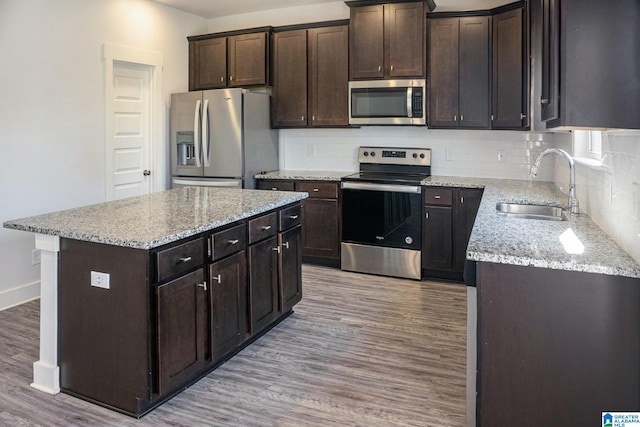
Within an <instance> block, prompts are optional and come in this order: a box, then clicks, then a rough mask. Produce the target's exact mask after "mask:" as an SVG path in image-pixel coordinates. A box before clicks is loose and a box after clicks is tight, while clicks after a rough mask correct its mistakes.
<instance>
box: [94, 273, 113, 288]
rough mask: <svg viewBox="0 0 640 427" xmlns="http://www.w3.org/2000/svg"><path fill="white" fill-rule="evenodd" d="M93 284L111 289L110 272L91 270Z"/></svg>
mask: <svg viewBox="0 0 640 427" xmlns="http://www.w3.org/2000/svg"><path fill="white" fill-rule="evenodd" d="M91 286H95V287H96V288H103V289H109V273H100V272H98V271H92V272H91Z"/></svg>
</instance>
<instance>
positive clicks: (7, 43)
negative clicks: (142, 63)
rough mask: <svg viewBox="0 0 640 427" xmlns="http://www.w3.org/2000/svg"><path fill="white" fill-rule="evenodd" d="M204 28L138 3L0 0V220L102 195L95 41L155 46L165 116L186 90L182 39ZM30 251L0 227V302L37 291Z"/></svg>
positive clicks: (159, 144)
mask: <svg viewBox="0 0 640 427" xmlns="http://www.w3.org/2000/svg"><path fill="white" fill-rule="evenodd" d="M205 32H207V20H205V19H203V18H199V17H196V16H193V15H190V14H186V13H183V12H179V11H177V10H175V9H172V8H168V7H166V6H162V5H160V4H157V3H153V2H150V1H147V0H90V1H87V0H56V1H51V0H0V52H1V55H2V57H1V59H0V94H2V95H1V96H0V153H2V155H1V157H0V159H2V160H1V164H2V166H1V167H0V222H4V221H7V220H11V219H16V218H21V217H25V216H31V215H36V214H42V213H46V212H51V211H56V210H60V209H66V208H71V207H76V206H81V205H88V204H92V203H97V202H102V201H104V200H105V145H104V143H105V142H104V141H105V137H104V128H105V119H104V114H105V113H104V105H105V100H104V65H103V60H102V46H103V44H104V43H113V44H118V45H124V46H129V47H134V48H139V49H147V50H154V51H159V52H162V54H163V58H164V70H163V81H162V91H163V94H164V99H162V100H160V102H162V103H163V105H164V106H165V108H164V111H165V114H166V113H167V112H168V102H169V98H170V97H169V94H170V93H172V92H182V91H186V90H187V89H188V44H187V40H186V36H187V35H191V34H198V33H205ZM159 123H160V124H161V125H162V127H163V129H162V131H161V132H160V134H161V135H162V137H161V138H160V139H161V140H158V141H153V144H154V148H155V149H156V150H157V152H158V153H159V156H160V159H159V160H160V162H161V164H164V165H165V166H166V165H167V160H166V152H167V144H166V141H165V138H166V127H167V126H168V120H167V117H166V116H165V117H161V118H160V121H159ZM165 181H166V180H165ZM159 187H164V186H163V185H162V182H161V183H160V184H159ZM158 189H164V188H158ZM33 248H34V237H33V235H32V234H29V233H25V232H19V231H14V230H7V229H0V277H1V278H0V309H2V308H6V307H8V306H11V305H14V304H17V303H19V302H22V301H25V300H28V299H30V298H33V297H37V296H38V295H39V266H32V265H31V250H32V249H33Z"/></svg>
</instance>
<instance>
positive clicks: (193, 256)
mask: <svg viewBox="0 0 640 427" xmlns="http://www.w3.org/2000/svg"><path fill="white" fill-rule="evenodd" d="M203 263H204V244H203V241H202V239H197V240H192V241H190V242H187V243H183V244H182V245H179V246H174V247H172V248H169V249H165V250H163V251H160V252H158V253H157V254H156V275H157V281H159V282H160V281H162V280H164V279H166V278H168V277H171V276H175V275H177V274H180V273H182V272H183V271H187V270H190V269H192V268H193V267H197V266H198V265H200V264H203Z"/></svg>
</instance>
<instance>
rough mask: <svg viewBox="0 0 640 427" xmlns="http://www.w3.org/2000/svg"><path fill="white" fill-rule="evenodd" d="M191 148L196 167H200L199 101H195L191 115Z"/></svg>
mask: <svg viewBox="0 0 640 427" xmlns="http://www.w3.org/2000/svg"><path fill="white" fill-rule="evenodd" d="M193 147H194V148H195V151H196V153H195V157H196V166H198V167H201V166H202V163H201V162H200V100H199V99H198V100H197V101H196V108H195V109H194V113H193Z"/></svg>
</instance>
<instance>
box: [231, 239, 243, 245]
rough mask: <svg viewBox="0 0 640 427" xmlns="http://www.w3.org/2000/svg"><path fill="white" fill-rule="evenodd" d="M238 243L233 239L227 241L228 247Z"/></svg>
mask: <svg viewBox="0 0 640 427" xmlns="http://www.w3.org/2000/svg"><path fill="white" fill-rule="evenodd" d="M239 241H240V240H238V239H233V240H229V241H228V242H229V244H230V245H235V244H236V243H238V242H239Z"/></svg>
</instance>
